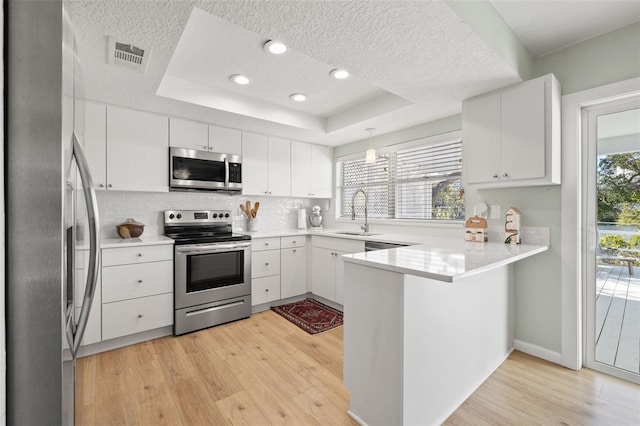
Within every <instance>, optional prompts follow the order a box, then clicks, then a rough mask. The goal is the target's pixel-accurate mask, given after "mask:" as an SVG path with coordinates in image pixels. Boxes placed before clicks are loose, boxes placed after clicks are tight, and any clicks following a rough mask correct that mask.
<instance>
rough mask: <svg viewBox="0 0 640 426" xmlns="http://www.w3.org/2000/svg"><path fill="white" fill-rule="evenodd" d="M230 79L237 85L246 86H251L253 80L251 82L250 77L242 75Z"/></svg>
mask: <svg viewBox="0 0 640 426" xmlns="http://www.w3.org/2000/svg"><path fill="white" fill-rule="evenodd" d="M229 79H230V80H231V81H233V82H234V83H235V84H240V85H243V86H244V85H245V84H249V83H251V80H249V77H247V76H246V75H242V74H234V75H232V76H231V77H229Z"/></svg>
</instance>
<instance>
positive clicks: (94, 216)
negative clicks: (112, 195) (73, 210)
mask: <svg viewBox="0 0 640 426" xmlns="http://www.w3.org/2000/svg"><path fill="white" fill-rule="evenodd" d="M72 138H73V156H74V157H75V158H76V163H77V165H78V172H79V173H80V180H81V181H82V191H83V193H84V198H85V200H86V203H87V216H88V219H89V223H88V226H89V265H88V272H87V284H86V287H85V291H84V297H83V301H82V310H81V311H80V317H79V318H78V325H77V327H76V330H75V332H74V331H73V327H71V328H70V327H69V326H67V339H69V338H70V336H71V335H72V336H73V341H70V342H69V348H70V350H71V354H72V356H73V358H74V359H75V357H76V354H77V352H78V349H79V348H80V342H81V341H82V337H83V336H84V332H85V330H86V328H87V322H88V321H89V313H90V312H91V305H92V304H93V298H94V294H95V291H96V285H97V282H98V268H99V266H100V265H99V257H98V255H99V253H98V252H99V250H100V241H99V239H98V228H99V220H98V200H97V198H96V191H95V189H94V188H93V181H92V179H91V173H90V171H89V164H88V163H87V159H86V158H85V156H84V153H83V152H82V146H81V145H80V142H79V141H78V137H77V136H76V134H75V132H74V133H73V136H72ZM72 272H73V271H72ZM71 322H73V313H72V314H71Z"/></svg>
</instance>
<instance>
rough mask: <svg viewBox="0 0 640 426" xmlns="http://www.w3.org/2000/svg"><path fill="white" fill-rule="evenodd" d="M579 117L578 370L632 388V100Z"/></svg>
mask: <svg viewBox="0 0 640 426" xmlns="http://www.w3.org/2000/svg"><path fill="white" fill-rule="evenodd" d="M583 113H584V115H583V118H584V120H583V123H584V125H585V128H584V130H585V131H586V133H587V135H588V138H587V140H588V144H587V146H586V147H585V153H586V163H585V164H586V170H585V173H584V176H585V179H586V181H585V186H584V187H585V188H586V194H585V198H584V200H585V209H584V214H585V220H586V221H585V222H584V223H586V225H587V226H586V232H587V235H586V236H585V237H586V239H585V241H587V247H586V250H584V265H585V274H584V277H585V284H586V285H585V295H586V297H585V308H586V309H585V316H584V318H585V321H586V324H585V330H586V334H587V335H586V339H585V360H586V365H587V367H589V368H593V369H596V370H599V371H602V372H605V373H608V374H612V375H615V376H618V377H621V378H624V379H627V380H630V381H633V382H636V383H640V97H638V96H635V97H632V98H626V99H622V100H617V101H611V102H606V103H602V104H599V105H595V106H592V107H589V108H588V109H586V110H584V111H583Z"/></svg>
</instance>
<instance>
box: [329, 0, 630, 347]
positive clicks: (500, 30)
mask: <svg viewBox="0 0 640 426" xmlns="http://www.w3.org/2000/svg"><path fill="white" fill-rule="evenodd" d="M455 3H456V4H457V3H458V2H455ZM463 3H469V2H463ZM466 7H467V8H466V9H465V7H456V6H453V7H452V9H454V11H455V10H456V9H458V10H461V9H462V10H463V12H459V13H461V14H462V17H465V16H467V17H468V16H469V14H470V11H472V10H474V8H475V10H479V12H478V13H477V16H479V17H480V18H479V19H476V20H475V21H474V24H473V25H472V27H474V29H476V30H477V31H479V35H480V36H481V37H482V38H483V39H484V40H485V42H487V43H488V44H490V45H492V46H494V48H495V49H496V51H497V52H498V53H499V54H500V55H501V56H502V57H503V58H504V59H505V61H506V62H507V63H509V64H510V65H511V66H512V67H514V68H515V69H518V70H519V73H520V75H521V76H523V77H525V78H526V76H525V74H527V72H528V70H529V69H530V70H532V75H533V77H538V76H541V75H545V74H549V73H553V74H555V75H556V77H557V78H558V80H559V81H560V84H561V85H562V93H563V94H569V93H574V92H578V91H582V90H586V89H590V88H594V87H599V86H602V85H605V84H609V83H613V82H616V81H622V80H627V79H629V78H633V77H638V76H640V47H639V46H640V23H639V24H633V25H630V26H627V27H625V28H622V29H619V30H616V31H613V32H611V33H608V34H604V35H602V36H599V37H595V38H593V39H590V40H586V41H584V42H581V43H578V44H576V45H574V46H571V47H568V48H565V49H562V50H560V51H558V52H555V53H553V54H550V55H547V56H544V57H541V58H536V59H533V60H532V62H531V63H530V64H527V61H526V58H524V59H523V58H522V52H521V51H520V50H519V48H518V46H517V43H515V42H514V41H513V38H512V37H506V39H505V40H503V41H502V42H501V41H500V37H504V27H503V26H501V25H495V28H496V31H495V33H494V34H491V25H490V24H489V23H490V22H491V21H493V20H495V19H496V17H495V14H492V13H490V12H489V11H487V10H486V7H485V8H484V11H483V9H482V8H483V7H481V6H477V5H476V6H474V5H471V6H469V5H466ZM478 8H479V9H478ZM480 12H482V13H480ZM469 19H471V18H469ZM480 31H481V32H480ZM501 34H502V35H501ZM509 46H511V47H509ZM508 49H515V50H514V51H513V52H511V53H509V51H508ZM518 58H520V59H518ZM529 67H530V68H529ZM460 128H461V116H460V115H454V116H451V117H447V118H443V119H439V120H436V121H432V122H427V123H423V124H420V125H417V126H413V127H410V128H407V129H402V130H398V131H395V132H391V133H388V134H384V135H379V136H376V137H374V138H373V145H374V147H376V148H380V147H383V146H387V145H393V144H397V143H401V142H406V141H410V140H414V139H419V138H421V137H426V136H432V135H437V134H441V133H445V132H448V131H454V130H459V129H460ZM463 143H464V142H463ZM368 146H369V141H368V139H364V140H360V141H356V142H353V143H350V144H347V145H343V146H340V147H337V148H336V149H334V155H335V156H336V157H339V156H341V155H347V154H353V153H358V152H362V153H364V151H365V150H366V149H367V148H368ZM465 199H466V200H465V201H466V206H467V215H471V214H472V213H473V206H474V205H475V204H477V203H478V202H480V201H484V202H485V203H486V204H487V205H500V206H501V207H502V212H503V213H504V211H505V210H506V209H507V208H509V207H518V209H520V211H521V212H522V215H523V218H522V220H523V223H524V225H525V226H542V227H549V228H550V229H551V250H549V251H547V252H545V253H542V254H540V255H537V256H534V257H531V258H529V259H525V260H523V261H521V262H518V263H517V264H516V265H515V268H514V274H515V279H516V302H515V304H516V306H515V311H516V327H515V336H516V339H518V340H521V341H523V342H526V343H529V344H532V345H537V346H539V347H542V348H545V349H547V350H550V351H553V352H557V353H560V352H561V348H562V345H561V343H562V342H561V339H562V333H561V329H562V306H561V268H562V260H561V240H560V234H561V187H560V186H559V185H555V186H545V187H532V188H512V189H491V190H472V189H470V188H466V193H465ZM489 224H490V226H491V225H494V226H501V224H502V220H489Z"/></svg>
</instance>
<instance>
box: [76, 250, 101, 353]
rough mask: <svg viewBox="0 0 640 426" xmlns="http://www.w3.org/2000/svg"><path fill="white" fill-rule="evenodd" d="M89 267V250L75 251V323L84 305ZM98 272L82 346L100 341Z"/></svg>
mask: <svg viewBox="0 0 640 426" xmlns="http://www.w3.org/2000/svg"><path fill="white" fill-rule="evenodd" d="M88 267H89V250H76V259H75V289H74V292H75V297H74V300H75V301H76V310H75V321H76V323H77V322H78V319H80V312H81V311H82V307H83V304H84V292H85V288H86V283H87V273H88ZM100 275H101V274H100V271H98V279H97V283H96V289H95V293H94V294H93V305H92V306H91V311H90V312H89V320H88V321H87V328H85V332H84V336H83V337H82V342H81V343H80V344H81V345H82V346H84V345H90V344H92V343H98V342H100V341H101V340H102V311H101V308H102V291H101V288H102V279H101V276H100Z"/></svg>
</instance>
